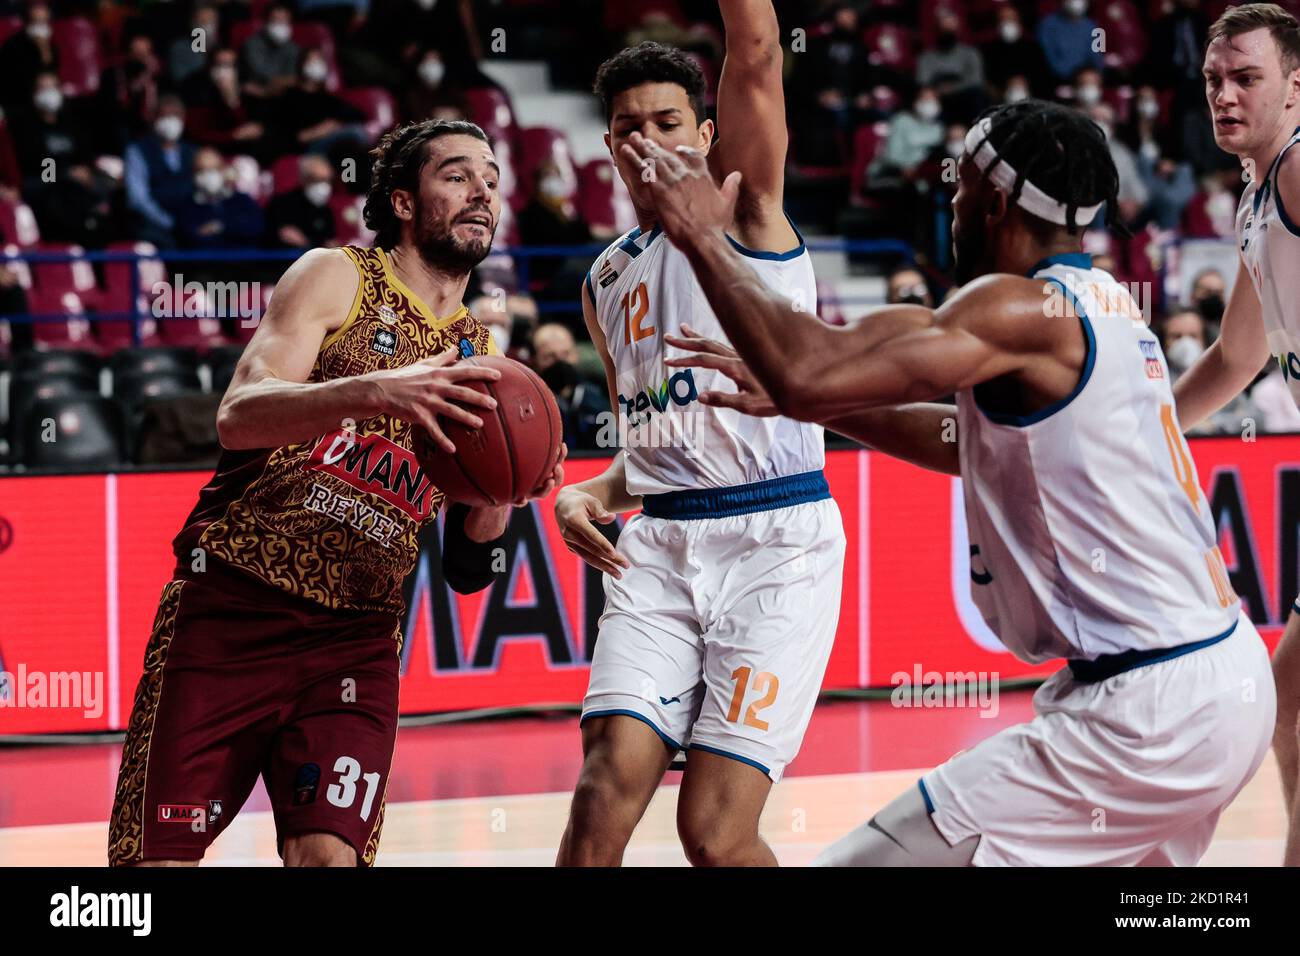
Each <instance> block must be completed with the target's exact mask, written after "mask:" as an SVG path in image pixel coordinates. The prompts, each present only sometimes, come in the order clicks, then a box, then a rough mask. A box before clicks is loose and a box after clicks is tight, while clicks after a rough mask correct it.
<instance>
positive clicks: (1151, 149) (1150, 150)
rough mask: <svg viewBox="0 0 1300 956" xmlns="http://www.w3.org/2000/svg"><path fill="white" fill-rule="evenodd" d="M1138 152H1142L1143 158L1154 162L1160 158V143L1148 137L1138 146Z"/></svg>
mask: <svg viewBox="0 0 1300 956" xmlns="http://www.w3.org/2000/svg"><path fill="white" fill-rule="evenodd" d="M1138 152H1140V153H1141V154H1142V158H1143V159H1149V160H1151V161H1152V162H1155V161H1156V160H1157V159H1159V158H1160V144H1159V143H1156V142H1155V141H1154V140H1150V139H1149V140H1147V141H1146V142H1145V143H1143V144H1142V145H1141V146H1139V147H1138Z"/></svg>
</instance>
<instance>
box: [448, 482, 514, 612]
mask: <svg viewBox="0 0 1300 956" xmlns="http://www.w3.org/2000/svg"><path fill="white" fill-rule="evenodd" d="M469 511H470V508H469V505H465V504H461V503H459V502H453V503H452V504H451V505H450V506H449V507H448V508H447V516H446V521H445V523H444V525H443V530H442V576H443V579H444V580H446V582H447V584H448V586H450V587H451V589H452V590H453V591H455V592H456V593H457V594H473V593H474V592H475V591H482V590H483V589H484V588H485V587H487V586H488V585H489V584H491V583H492V577H493V574H494V572H493V570H492V553H493V552H494V551H495V550H496V549H497V548H498V547H499V546H500V543H501V540H502V538H504V537H505V535H504V534H502V535H501V537H498V538H493V539H492V540H491V541H475V540H474V539H473V538H471V537H470V536H469V535H468V534H466V533H465V521H466V519H468V518H469Z"/></svg>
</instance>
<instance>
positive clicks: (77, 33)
mask: <svg viewBox="0 0 1300 956" xmlns="http://www.w3.org/2000/svg"><path fill="white" fill-rule="evenodd" d="M53 31H54V32H53V40H54V45H55V46H56V47H58V50H59V81H60V82H61V83H62V85H63V92H64V95H66V96H86V95H88V94H90V93H94V92H96V91H98V89H99V75H100V73H101V72H102V70H103V67H102V65H101V63H100V59H101V58H100V54H99V35H98V34H97V33H96V32H95V25H94V24H93V23H91V22H90V21H89V20H87V19H86V18H85V17H65V18H63V19H61V20H55V21H54V23H53Z"/></svg>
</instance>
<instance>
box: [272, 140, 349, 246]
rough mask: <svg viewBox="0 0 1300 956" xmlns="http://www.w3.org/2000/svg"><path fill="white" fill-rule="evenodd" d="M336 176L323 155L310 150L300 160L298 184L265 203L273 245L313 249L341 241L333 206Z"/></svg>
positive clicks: (333, 244) (335, 244) (334, 244)
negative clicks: (338, 237) (311, 152)
mask: <svg viewBox="0 0 1300 956" xmlns="http://www.w3.org/2000/svg"><path fill="white" fill-rule="evenodd" d="M334 178H335V176H334V170H333V168H332V167H331V166H330V164H329V162H328V161H327V160H326V159H325V158H324V157H322V156H315V155H311V154H309V155H306V156H303V157H302V158H301V159H300V160H298V179H299V183H300V184H299V186H298V188H297V189H293V190H290V191H289V192H284V193H280V195H278V196H275V197H274V198H272V200H271V201H270V203H268V204H267V207H266V226H267V230H266V231H267V237H268V239H269V241H270V244H271V245H273V246H279V247H281V248H285V249H311V248H314V247H316V246H337V245H338V244H339V242H338V240H337V239H336V238H335V236H336V235H337V228H336V226H335V223H334V211H333V210H332V209H331V208H330V197H331V196H332V195H333V193H334Z"/></svg>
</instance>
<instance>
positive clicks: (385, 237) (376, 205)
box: [362, 120, 490, 249]
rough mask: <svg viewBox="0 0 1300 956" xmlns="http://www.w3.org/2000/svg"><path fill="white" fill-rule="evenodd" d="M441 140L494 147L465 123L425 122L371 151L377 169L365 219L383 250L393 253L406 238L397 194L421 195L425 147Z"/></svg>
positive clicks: (372, 176)
mask: <svg viewBox="0 0 1300 956" xmlns="http://www.w3.org/2000/svg"><path fill="white" fill-rule="evenodd" d="M440 136H473V137H474V138H475V139H481V140H482V141H483V142H485V143H490V141H489V140H488V136H487V133H485V132H483V130H482V129H480V128H479V127H478V126H476V125H475V124H473V123H470V122H466V121H465V120H424V121H422V122H419V123H407V124H406V125H405V126H399V127H398V128H397V129H395V130H392V131H390V132H388V133H386V134H385V135H384V138H383V139H381V140H380V141H379V145H378V146H376V147H375V148H374V149H373V150H371V151H370V155H371V156H373V157H374V166H373V168H372V169H371V172H370V191H369V192H368V193H367V194H366V205H365V208H364V210H363V211H362V215H363V216H364V217H365V220H366V227H367V228H368V229H371V230H373V231H374V233H375V245H376V246H378V247H379V248H380V249H391V248H393V246H395V245H397V242H398V240H399V239H401V238H402V221H401V220H400V219H398V218H397V215H396V214H395V213H394V212H393V199H392V197H393V190H395V189H405V190H407V191H408V192H411V193H414V192H416V191H417V187H418V184H419V181H420V169H421V168H422V167H423V166H424V161H425V160H426V159H428V150H427V149H425V144H427V143H429V142H432V141H433V140H435V139H438V138H439V137H440Z"/></svg>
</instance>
